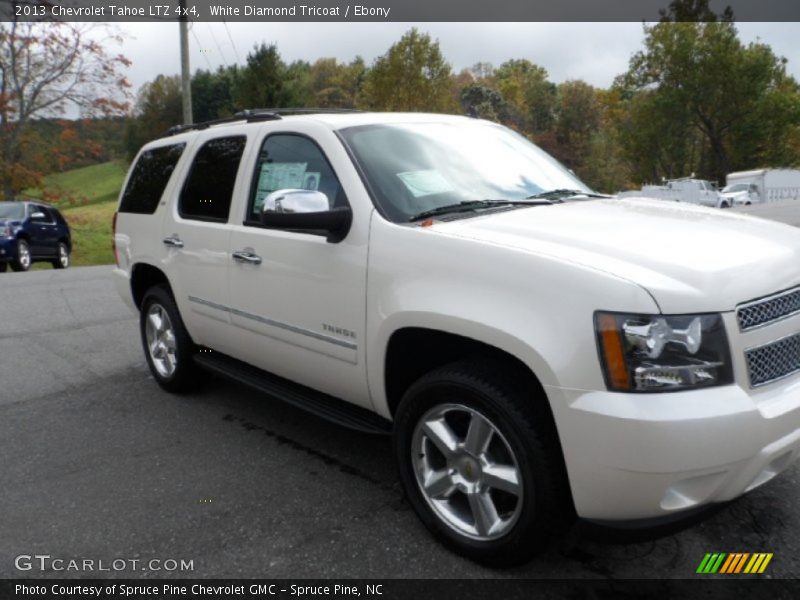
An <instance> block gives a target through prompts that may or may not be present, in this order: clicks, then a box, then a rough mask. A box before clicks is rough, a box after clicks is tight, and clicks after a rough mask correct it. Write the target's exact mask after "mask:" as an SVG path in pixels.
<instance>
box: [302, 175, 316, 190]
mask: <svg viewBox="0 0 800 600" xmlns="http://www.w3.org/2000/svg"><path fill="white" fill-rule="evenodd" d="M319 176H320V174H319V173H317V172H314V171H309V172H308V173H306V174H305V175H303V189H304V190H314V191H316V190H318V189H319Z"/></svg>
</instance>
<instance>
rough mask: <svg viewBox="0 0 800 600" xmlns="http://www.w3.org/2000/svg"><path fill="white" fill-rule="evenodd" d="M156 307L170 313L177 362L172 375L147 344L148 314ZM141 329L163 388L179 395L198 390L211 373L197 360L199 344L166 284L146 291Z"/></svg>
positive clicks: (152, 368)
mask: <svg viewBox="0 0 800 600" xmlns="http://www.w3.org/2000/svg"><path fill="white" fill-rule="evenodd" d="M155 306H158V307H161V308H162V309H163V311H164V312H165V313H166V315H167V316H168V318H169V321H170V323H171V329H172V331H173V333H174V340H175V352H174V356H175V363H174V371H173V372H171V373H170V374H169V375H164V374H162V373H161V372H160V371H159V369H158V368H157V366H156V362H155V360H154V358H153V356H152V355H151V352H150V349H149V347H148V343H147V333H146V329H147V319H148V314H149V312H150V310H151V308H153V307H155ZM139 332H140V334H141V338H142V349H143V350H144V355H145V358H146V359H147V365H148V366H149V367H150V372H151V373H152V374H153V377H154V378H155V380H156V382H157V383H158V385H160V386H161V387H162V388H164V389H165V390H167V391H168V392H172V393H176V394H179V393H185V392H190V391H194V390H196V389H198V387H200V385H201V384H202V383H204V382H205V381H206V379H207V376H208V374H207V372H206V371H204V370H203V369H201V368H200V367H199V366H198V365H197V364H196V363H195V362H194V359H193V357H194V355H195V354H196V353H197V346H196V345H195V343H194V342H193V341H192V338H191V337H190V336H189V332H188V331H186V327H185V325H184V324H183V319H181V315H180V312H179V311H178V307H177V305H176V304H175V300H174V298H173V297H172V293H171V292H170V290H169V288H168V287H167V286H166V285H157V286H154V287H152V288H150V289H149V290H147V292H146V293H145V295H144V299H143V300H142V306H141V310H140V313H139Z"/></svg>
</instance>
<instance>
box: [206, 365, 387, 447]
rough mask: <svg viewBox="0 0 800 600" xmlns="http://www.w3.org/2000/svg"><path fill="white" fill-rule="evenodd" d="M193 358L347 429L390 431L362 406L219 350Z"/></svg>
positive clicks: (377, 432) (382, 432)
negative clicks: (264, 369) (308, 386)
mask: <svg viewBox="0 0 800 600" xmlns="http://www.w3.org/2000/svg"><path fill="white" fill-rule="evenodd" d="M194 360H195V362H196V363H197V364H198V365H200V366H201V367H203V368H204V369H207V370H209V371H212V372H214V373H218V374H220V375H224V376H225V377H227V378H229V379H233V380H234V381H238V382H239V383H243V384H244V385H247V386H249V387H251V388H254V389H256V390H258V391H260V392H263V393H265V394H267V395H268V396H272V397H273V398H275V399H277V400H282V401H283V402H286V403H287V404H291V405H292V406H296V407H297V408H301V409H303V410H305V411H307V412H310V413H312V414H314V415H317V416H318V417H322V418H323V419H327V420H328V421H332V422H334V423H337V424H339V425H341V426H343V427H347V428H348V429H353V430H355V431H361V432H363V433H371V434H381V435H388V434H391V432H392V423H391V422H390V421H388V420H386V419H384V418H382V417H380V416H378V415H376V414H375V413H373V412H370V411H368V410H367V409H365V408H361V407H360V406H356V405H355V404H350V403H349V402H345V401H344V400H340V399H338V398H334V397H333V396H329V395H328V394H323V393H322V392H318V391H316V390H312V389H311V388H307V387H305V386H303V385H300V384H298V383H294V382H292V381H289V380H288V379H283V378H282V377H278V376H277V375H273V374H272V373H268V372H266V371H262V370H261V369H258V368H256V367H253V366H252V365H248V364H247V363H244V362H242V361H240V360H236V359H235V358H231V357H230V356H226V355H224V354H220V353H218V352H201V353H200V354H196V355H195V356H194Z"/></svg>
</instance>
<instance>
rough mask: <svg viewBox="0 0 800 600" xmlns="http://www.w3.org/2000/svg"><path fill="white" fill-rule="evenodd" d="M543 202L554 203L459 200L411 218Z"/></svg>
mask: <svg viewBox="0 0 800 600" xmlns="http://www.w3.org/2000/svg"><path fill="white" fill-rule="evenodd" d="M542 204H553V202H552V201H551V200H547V199H542V201H541V202H536V201H533V202H532V201H531V200H468V201H464V202H459V203H458V204H446V205H445V206H437V207H436V208H431V209H430V210H423V211H422V212H421V213H417V214H416V215H414V216H413V217H411V218H410V219H409V221H410V222H414V221H419V220H422V219H427V218H429V217H437V216H439V215H447V214H452V213H460V212H469V211H474V210H480V209H482V208H495V207H498V206H539V205H542Z"/></svg>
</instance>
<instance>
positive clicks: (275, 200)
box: [261, 189, 330, 215]
mask: <svg viewBox="0 0 800 600" xmlns="http://www.w3.org/2000/svg"><path fill="white" fill-rule="evenodd" d="M328 210H330V202H328V197H327V196H326V195H325V194H323V193H322V192H317V191H315V190H299V189H286V190H277V191H275V192H272V193H271V194H269V195H268V196H267V197H266V198H265V199H264V205H263V207H262V208H261V214H262V215H264V214H266V213H294V214H298V213H302V214H306V213H320V212H327V211H328Z"/></svg>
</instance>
